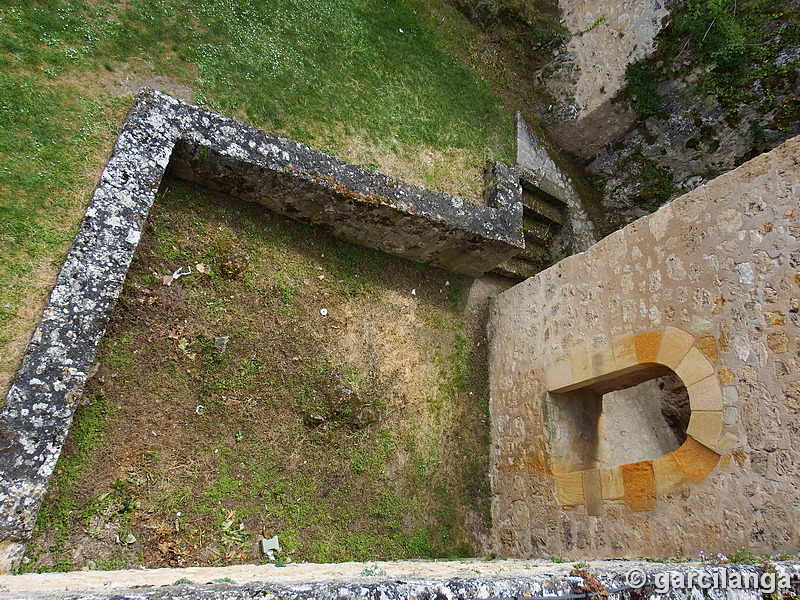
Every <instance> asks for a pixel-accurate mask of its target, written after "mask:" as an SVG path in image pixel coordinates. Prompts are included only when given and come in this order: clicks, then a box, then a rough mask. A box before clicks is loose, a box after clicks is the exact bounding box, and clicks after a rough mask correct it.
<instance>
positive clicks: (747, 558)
mask: <svg viewBox="0 0 800 600" xmlns="http://www.w3.org/2000/svg"><path fill="white" fill-rule="evenodd" d="M729 561H730V562H731V563H733V564H736V565H755V564H758V563H760V562H762V559H761V557H760V556H758V555H755V554H753V553H752V552H751V551H750V549H749V548H739V549H738V550H736V551H735V552H734V553H733V554H731V555H730V557H729Z"/></svg>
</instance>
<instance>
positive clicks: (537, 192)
mask: <svg viewBox="0 0 800 600" xmlns="http://www.w3.org/2000/svg"><path fill="white" fill-rule="evenodd" d="M519 182H520V186H521V187H522V230H523V234H524V236H525V249H524V250H523V251H522V252H520V253H519V254H517V255H516V256H514V257H512V258H509V259H507V260H506V261H505V262H503V263H502V264H500V265H498V266H497V267H495V269H494V270H493V271H492V272H493V273H497V274H498V275H503V276H505V277H509V278H512V279H519V280H522V279H527V278H528V277H532V276H533V275H536V273H538V272H539V271H541V270H543V269H546V268H547V267H549V266H550V265H552V264H553V263H554V262H555V260H554V256H553V241H554V238H555V236H556V235H557V234H558V233H559V232H560V231H561V228H562V227H563V226H564V222H565V220H566V214H567V204H566V203H565V202H564V201H563V200H561V199H560V198H558V197H556V196H555V195H553V194H551V193H549V192H547V191H545V190H544V189H542V187H544V186H541V185H540V183H539V182H538V181H536V179H535V178H534V177H531V176H530V175H529V174H528V173H526V172H524V170H521V172H520V174H519Z"/></svg>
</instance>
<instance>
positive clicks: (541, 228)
mask: <svg viewBox="0 0 800 600" xmlns="http://www.w3.org/2000/svg"><path fill="white" fill-rule="evenodd" d="M559 229H560V226H559V225H556V224H554V223H547V224H543V223H542V222H541V221H538V220H537V219H534V218H532V217H529V216H527V215H525V214H523V215H522V231H523V233H524V234H525V245H526V246H527V245H528V244H529V242H531V243H534V244H537V245H540V246H549V245H550V242H552V240H553V236H554V235H555V234H556V233H558V230H559Z"/></svg>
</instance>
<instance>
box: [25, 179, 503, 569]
mask: <svg viewBox="0 0 800 600" xmlns="http://www.w3.org/2000/svg"><path fill="white" fill-rule="evenodd" d="M148 231H149V234H148V235H146V236H145V237H144V238H143V240H142V242H141V244H140V247H139V249H138V251H137V254H136V257H135V259H134V263H133V265H132V268H131V271H130V273H129V276H128V280H127V282H126V286H125V290H124V292H123V295H122V297H121V299H120V302H119V304H118V306H117V308H116V309H115V312H114V315H113V317H112V321H111V324H110V326H109V332H108V333H107V335H106V337H105V338H104V340H103V342H102V344H101V348H100V352H99V359H100V365H101V366H100V369H99V371H98V373H97V376H96V377H94V378H93V379H91V380H90V382H89V384H88V386H87V390H88V395H87V398H89V399H90V400H91V401H90V402H89V403H88V404H87V405H86V406H85V407H83V408H81V410H80V411H79V414H78V415H77V417H76V421H75V426H74V430H73V433H72V434H71V437H70V441H69V443H68V445H67V448H66V450H65V452H64V454H63V456H62V458H61V460H60V462H59V464H58V466H57V471H58V474H57V476H56V477H55V478H54V480H53V484H52V485H51V489H50V491H49V493H48V496H47V499H46V501H45V506H44V508H43V509H42V512H41V513H40V518H39V521H38V522H37V526H36V532H37V534H36V538H35V540H34V542H33V544H32V545H31V547H30V548H29V551H28V552H29V553H28V561H27V562H26V563H24V564H23V566H22V569H21V570H24V571H31V570H35V571H43V570H68V569H75V568H81V567H82V566H85V565H86V564H87V563H88V561H92V562H93V563H94V565H96V566H97V567H98V568H105V567H107V566H108V567H109V568H111V567H113V568H125V567H130V566H134V565H138V564H146V565H149V566H152V567H158V566H188V565H221V564H230V563H237V562H258V561H265V560H266V558H265V557H263V556H262V555H261V554H260V553H259V551H258V540H259V538H260V536H261V535H265V536H266V537H271V536H272V535H275V534H277V535H279V538H280V544H281V547H282V548H283V550H282V552H280V553H279V554H278V555H277V557H276V558H277V559H278V560H279V561H281V562H282V563H283V564H286V563H288V562H290V561H292V560H294V561H321V562H331V561H346V560H379V559H400V558H415V557H428V558H456V557H462V556H472V555H474V554H475V548H474V546H473V539H474V537H473V536H474V533H475V532H474V529H473V528H476V527H477V528H478V529H480V528H484V530H486V529H488V524H489V498H490V493H489V489H488V479H487V468H488V436H489V432H488V417H487V411H488V393H487V383H486V381H485V363H483V362H482V361H483V360H485V358H482V356H483V355H481V354H480V352H482V351H484V348H485V344H482V345H479V344H478V342H482V340H483V337H482V334H480V333H478V332H480V331H481V329H480V324H478V323H476V322H475V321H474V320H470V321H468V320H466V318H467V316H468V314H469V313H468V312H467V311H466V308H465V306H464V304H465V303H464V296H465V293H466V290H467V289H468V287H469V283H470V280H468V279H467V278H465V277H462V276H459V275H456V274H453V273H448V272H444V271H440V270H438V269H432V268H428V267H424V266H422V265H418V264H414V263H410V262H408V261H404V260H402V259H397V258H393V257H390V256H388V255H385V254H381V253H379V252H375V251H372V250H369V249H366V248H362V247H358V246H351V245H348V244H345V243H343V242H340V241H338V240H336V239H333V238H332V237H330V236H329V235H327V234H325V233H324V232H322V231H321V230H318V229H315V228H310V227H308V226H305V225H302V224H298V223H295V222H292V221H290V220H288V219H284V218H281V217H278V216H276V215H272V214H270V213H267V212H265V211H263V210H260V208H259V207H257V206H254V205H249V204H246V203H244V202H240V201H236V200H234V199H231V198H227V197H223V196H218V195H212V194H207V193H204V192H202V191H200V190H198V189H196V188H193V187H189V186H187V185H184V184H179V183H177V182H172V183H171V184H170V187H169V189H168V190H167V191H166V193H165V194H164V195H163V196H162V197H160V198H159V199H158V202H157V203H156V206H155V208H154V209H153V213H152V215H151V219H150V222H149V225H148ZM231 252H235V253H237V254H239V255H241V256H242V257H244V260H243V265H244V266H243V267H242V268H241V269H237V270H226V269H224V268H223V266H224V265H226V264H228V263H229V262H230V260H229V254H230V253H231ZM201 263H202V264H203V265H204V267H203V269H202V270H198V269H197V265H198V264H201ZM187 264H188V265H192V267H193V274H192V275H189V276H185V277H181V278H180V279H179V280H177V281H176V282H174V283H173V284H172V285H171V286H169V287H168V286H165V285H162V283H161V277H160V275H161V274H164V273H171V272H172V271H174V269H175V268H176V267H178V266H180V265H187ZM412 290H413V291H414V292H415V293H414V294H411V291H412ZM321 308H325V309H326V311H327V312H326V314H324V315H323V314H322V313H321ZM221 336H225V337H226V338H227V342H225V346H224V348H225V349H224V350H221V346H220V345H219V342H218V340H219V338H220V337H221ZM387 336H389V337H390V339H389V340H386V339H385V338H386V337H387ZM412 369H413V371H412ZM412 372H413V376H412V375H411V373H412ZM112 425H113V426H112ZM101 442H102V443H101ZM74 465H78V466H74ZM467 523H469V526H468V525H467ZM476 524H477V525H476ZM76 547H80V548H83V549H84V550H83V551H82V552H83V553H82V554H80V555H76V554H75V553H74V552H73V551H72V549H73V548H76Z"/></svg>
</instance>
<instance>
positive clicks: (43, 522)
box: [22, 393, 126, 571]
mask: <svg viewBox="0 0 800 600" xmlns="http://www.w3.org/2000/svg"><path fill="white" fill-rule="evenodd" d="M114 416H115V407H114V405H113V404H112V403H111V402H110V401H109V400H108V399H106V398H105V397H104V396H102V395H100V394H92V393H87V394H85V396H84V401H83V403H82V404H81V405H80V406H78V409H77V410H76V412H75V421H74V424H73V426H72V430H71V432H70V435H69V438H68V441H67V444H66V445H65V448H64V453H63V456H62V458H61V459H60V460H59V461H58V465H57V468H56V471H55V474H54V475H53V478H52V480H51V486H52V487H55V488H57V489H59V490H61V491H62V493H60V494H59V495H58V497H57V498H54V499H53V501H52V502H48V503H47V504H46V505H45V506H43V507H42V509H41V511H40V512H39V517H38V520H37V527H38V528H39V529H40V530H41V531H46V532H47V535H48V543H49V547H48V551H51V552H54V553H56V554H57V558H56V560H55V561H54V565H53V566H54V569H55V570H61V571H68V570H71V569H72V568H73V563H72V561H71V560H70V559H69V558H68V553H67V552H66V551H65V547H64V544H65V542H67V540H68V539H69V538H70V536H71V535H72V532H73V531H74V524H75V522H76V521H77V522H80V523H81V524H82V525H83V526H84V527H92V526H93V523H92V522H91V517H92V516H93V515H95V514H98V513H102V512H108V511H109V510H111V511H113V510H114V509H116V508H117V507H116V506H113V507H112V502H111V495H110V494H104V495H103V496H100V497H98V498H96V499H93V500H92V501H91V502H89V503H85V504H84V503H82V502H81V494H80V491H79V490H78V489H77V487H76V486H77V483H78V482H79V481H80V480H81V479H82V478H83V477H85V476H86V475H87V471H88V472H90V465H91V464H92V461H93V460H94V459H95V456H96V453H97V452H98V451H99V450H100V448H101V445H102V444H103V442H104V441H105V437H106V432H107V430H108V428H109V427H110V425H111V424H112V423H113V422H114ZM121 520H122V521H126V519H125V518H124V516H123V518H122V519H121ZM26 566H27V563H23V565H22V570H23V571H25V570H26ZM111 568H115V567H111Z"/></svg>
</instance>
